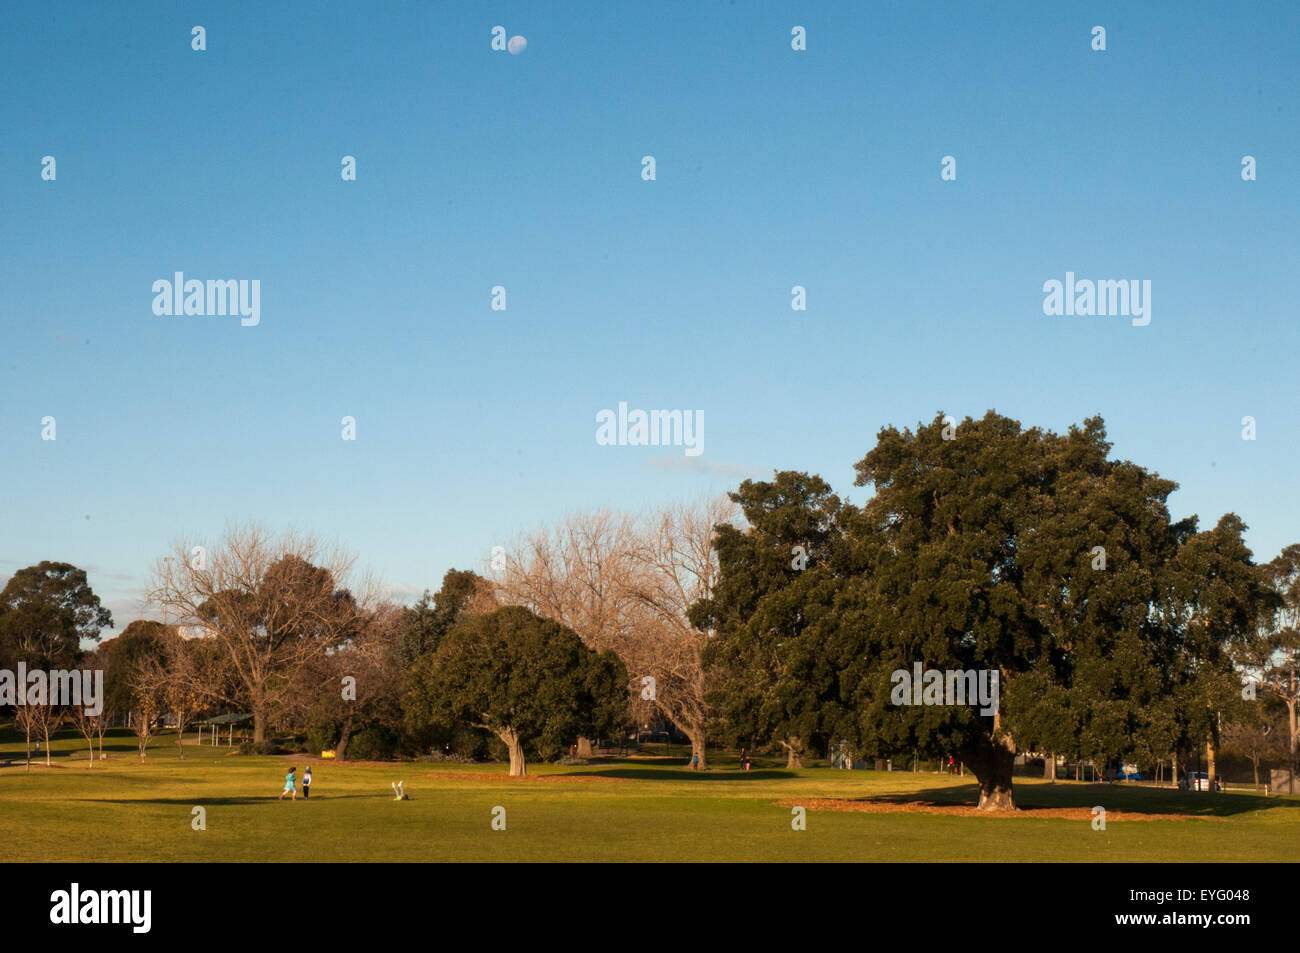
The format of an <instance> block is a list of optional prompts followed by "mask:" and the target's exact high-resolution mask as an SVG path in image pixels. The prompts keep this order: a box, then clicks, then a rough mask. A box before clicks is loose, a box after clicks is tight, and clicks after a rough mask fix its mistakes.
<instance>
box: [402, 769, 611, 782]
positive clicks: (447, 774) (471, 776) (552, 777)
mask: <svg viewBox="0 0 1300 953" xmlns="http://www.w3.org/2000/svg"><path fill="white" fill-rule="evenodd" d="M416 777H417V778H431V779H433V780H438V781H441V780H444V779H445V780H449V781H575V782H582V781H627V780H629V779H628V778H611V777H607V776H605V775H601V774H525V775H524V776H523V777H514V778H512V777H511V776H510V775H508V774H488V773H487V772H482V773H477V772H471V771H430V772H428V773H427V774H417V775H416Z"/></svg>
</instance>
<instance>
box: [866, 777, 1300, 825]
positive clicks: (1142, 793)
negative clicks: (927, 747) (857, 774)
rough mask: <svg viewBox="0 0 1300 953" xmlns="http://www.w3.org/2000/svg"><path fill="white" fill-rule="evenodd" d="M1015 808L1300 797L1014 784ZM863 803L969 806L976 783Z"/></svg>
mask: <svg viewBox="0 0 1300 953" xmlns="http://www.w3.org/2000/svg"><path fill="white" fill-rule="evenodd" d="M1015 798H1016V807H1017V808H1018V809H1021V810H1029V811H1032V810H1034V809H1035V808H1049V809H1050V808H1070V807H1079V808H1089V809H1091V808H1092V807H1094V806H1096V805H1098V804H1102V805H1104V806H1105V807H1106V809H1107V810H1119V811H1123V810H1128V811H1133V812H1135V813H1142V814H1185V815H1191V816H1193V817H1197V816H1200V817H1232V816H1234V815H1237V814H1249V813H1251V812H1252V811H1261V810H1265V809H1273V808H1278V807H1285V808H1293V809H1300V801H1296V800H1290V799H1283V798H1277V797H1263V796H1262V795H1258V794H1209V793H1208V792H1207V793H1204V794H1198V793H1196V792H1187V791H1173V790H1169V789H1167V788H1166V789H1161V788H1148V787H1142V786H1139V785H1131V786H1127V785H1123V784H1071V783H1065V784H1023V785H1020V784H1018V785H1016V786H1015ZM847 800H853V801H862V802H864V803H872V802H874V803H880V804H910V803H916V802H918V801H922V802H928V803H931V804H936V805H940V806H945V807H974V806H975V805H977V804H978V803H979V787H978V785H976V784H962V785H958V786H955V787H943V788H920V789H917V790H915V791H908V792H904V793H898V794H878V795H875V796H873V797H860V798H849V799H847Z"/></svg>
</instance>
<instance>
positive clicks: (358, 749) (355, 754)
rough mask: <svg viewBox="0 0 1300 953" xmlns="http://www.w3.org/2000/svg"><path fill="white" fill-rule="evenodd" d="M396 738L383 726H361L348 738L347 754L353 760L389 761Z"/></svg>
mask: <svg viewBox="0 0 1300 953" xmlns="http://www.w3.org/2000/svg"><path fill="white" fill-rule="evenodd" d="M395 742H396V739H394V738H393V736H392V734H391V733H390V732H388V731H386V730H385V729H383V728H363V729H361V730H360V731H358V732H357V733H356V734H355V735H353V736H352V737H351V738H349V739H348V750H347V756H348V758H349V759H351V760H353V761H389V760H391V759H392V757H393V750H394V749H395V748H396V743H395Z"/></svg>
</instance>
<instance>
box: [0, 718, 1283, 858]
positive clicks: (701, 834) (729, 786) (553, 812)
mask: <svg viewBox="0 0 1300 953" xmlns="http://www.w3.org/2000/svg"><path fill="white" fill-rule="evenodd" d="M104 750H105V752H106V753H108V754H109V755H110V758H109V759H108V760H106V761H99V762H96V763H95V766H94V767H93V768H91V767H90V766H89V764H88V762H87V759H86V748H85V742H84V741H83V740H82V739H81V738H80V737H79V736H76V735H74V734H70V733H68V732H63V733H61V734H60V736H59V737H58V738H57V739H56V740H55V742H54V749H53V766H52V767H49V768H47V767H46V766H45V759H44V753H43V752H42V754H41V757H40V761H39V762H38V763H34V764H33V766H32V772H31V774H30V775H27V774H24V771H23V761H22V757H23V750H22V741H21V738H20V739H18V740H17V741H15V740H14V736H13V733H12V731H6V732H5V733H4V734H3V735H0V764H3V763H4V760H5V759H6V758H9V759H15V761H14V764H13V765H11V766H9V767H0V845H3V846H2V847H0V860H4V861H47V860H58V861H75V862H85V861H316V860H319V861H496V860H500V861H517V860H601V861H645V860H715V861H716V860H721V861H770V860H776V861H1002V860H1005V861H1037V862H1042V861H1136V862H1180V861H1233V862H1242V861H1244V862H1256V861H1291V860H1296V859H1298V858H1300V796H1298V797H1269V798H1264V797H1261V796H1257V795H1252V794H1236V793H1227V794H1217V795H1210V794H1201V795H1198V794H1182V793H1178V792H1174V791H1167V790H1156V789H1152V788H1144V787H1125V786H1123V785H1093V784H1079V783H1074V782H1057V783H1056V784H1046V783H1044V782H1041V781H1035V780H1029V779H1019V778H1018V779H1017V780H1016V800H1017V803H1018V804H1019V805H1020V806H1021V807H1022V808H1027V809H1029V810H1026V811H1024V812H1023V813H1022V814H1021V815H1017V816H1014V817H987V816H977V817H970V816H957V815H952V814H935V813H920V812H916V811H907V810H904V809H903V808H904V806H905V802H913V803H914V802H916V801H918V800H924V801H929V802H933V803H937V804H940V805H943V804H952V805H958V804H963V803H965V804H973V803H974V801H975V787H974V784H973V783H971V779H969V778H966V779H963V778H955V777H950V776H946V775H938V774H927V773H921V774H911V773H907V772H893V773H888V772H876V771H836V770H832V769H829V768H810V769H807V770H803V771H797V772H788V771H785V770H782V769H779V768H778V767H777V766H775V765H774V764H773V763H771V762H765V763H761V764H760V763H759V762H755V768H754V770H752V771H750V772H748V773H744V772H738V771H735V770H731V769H729V767H724V768H722V769H715V770H712V771H708V772H703V773H693V772H691V771H688V770H686V769H685V768H684V767H683V763H684V759H683V758H680V757H679V758H675V759H621V760H616V761H614V760H611V761H605V760H600V761H596V762H593V763H592V764H591V765H590V766H578V767H574V766H566V767H561V766H555V765H544V764H536V765H532V766H530V767H529V771H530V772H531V774H532V776H531V777H530V778H529V779H527V780H519V779H515V780H510V779H507V778H506V766H505V765H457V764H444V763H437V764H433V763H427V762H416V763H394V764H375V763H366V764H353V763H336V762H333V761H321V760H319V759H307V758H304V756H302V755H293V756H277V757H259V756H240V755H234V754H230V753H229V752H230V751H231V749H229V748H212V747H206V746H205V747H197V746H194V745H192V744H190V745H187V746H186V748H185V759H184V760H181V759H180V758H179V757H178V754H177V749H176V743H175V734H174V733H167V734H164V735H162V736H160V737H159V738H156V739H154V741H153V743H152V744H151V746H150V749H149V756H148V759H147V761H146V762H145V763H144V764H140V763H139V759H138V757H137V755H136V748H135V739H134V738H133V737H132V736H131V735H129V734H128V733H125V732H114V733H112V734H110V736H109V737H108V738H107V739H106V740H105V743H104ZM305 763H310V764H311V765H312V773H313V785H312V792H313V793H312V797H311V800H310V801H304V800H303V799H302V797H301V794H300V795H299V797H298V800H297V801H296V802H290V801H288V800H285V801H280V800H277V798H276V795H277V794H278V793H279V791H280V790H281V788H282V787H283V782H284V775H285V773H286V771H287V768H288V765H290V764H296V765H297V766H298V776H299V781H300V782H301V776H302V766H303V765H304V764H305ZM734 764H735V759H734V758H732V759H731V760H730V765H734ZM396 780H403V781H405V782H406V789H407V792H408V793H409V794H410V797H411V799H410V800H408V801H402V802H398V801H396V800H395V799H394V797H393V793H392V790H391V788H390V784H391V782H393V781H396ZM812 799H847V800H851V801H859V800H860V799H877V800H876V801H874V802H872V803H871V804H862V803H858V804H854V805H852V806H853V807H854V808H855V810H828V809H823V807H821V806H818V805H819V803H824V802H818V801H815V800H812ZM801 801H808V802H809V804H810V805H811V806H809V807H808V810H807V829H806V830H802V831H795V830H792V829H791V807H790V805H791V804H799V803H800V802H801ZM782 802H784V803H782ZM1094 805H1102V806H1104V807H1105V808H1106V810H1107V812H1108V814H1109V815H1111V816H1110V817H1109V818H1108V822H1107V826H1106V829H1105V830H1104V831H1095V830H1093V828H1092V824H1091V822H1090V817H1091V813H1090V809H1091V808H1092V807H1093V806H1094ZM195 806H201V807H203V808H204V809H205V810H206V812H207V817H206V820H207V829H206V830H204V831H195V830H193V829H192V828H191V820H192V817H193V815H192V809H193V808H194V807H195ZM497 806H501V807H504V808H505V809H506V830H505V831H496V830H493V829H492V826H491V821H492V811H493V808H494V807H497ZM862 808H867V809H868V810H870V811H875V810H877V809H883V810H885V812H884V813H864V812H861V809H862ZM891 808H892V809H891ZM1062 808H1073V809H1074V810H1073V812H1071V813H1072V814H1073V815H1077V816H1071V817H1061V816H1050V815H1047V816H1034V814H1035V810H1033V809H1040V810H1044V809H1062ZM1125 812H1141V813H1144V814H1147V815H1152V814H1154V815H1184V816H1185V815H1194V816H1192V817H1189V818H1186V819H1177V820H1173V819H1167V818H1166V819H1155V820H1123V819H1121V818H1122V815H1123V814H1124V813H1125Z"/></svg>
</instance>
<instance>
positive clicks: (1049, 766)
mask: <svg viewBox="0 0 1300 953" xmlns="http://www.w3.org/2000/svg"><path fill="white" fill-rule="evenodd" d="M1043 777H1044V778H1046V779H1047V780H1048V781H1055V780H1056V755H1055V753H1053V752H1050V751H1049V752H1048V753H1047V754H1046V755H1045V756H1044V757H1043Z"/></svg>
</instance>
